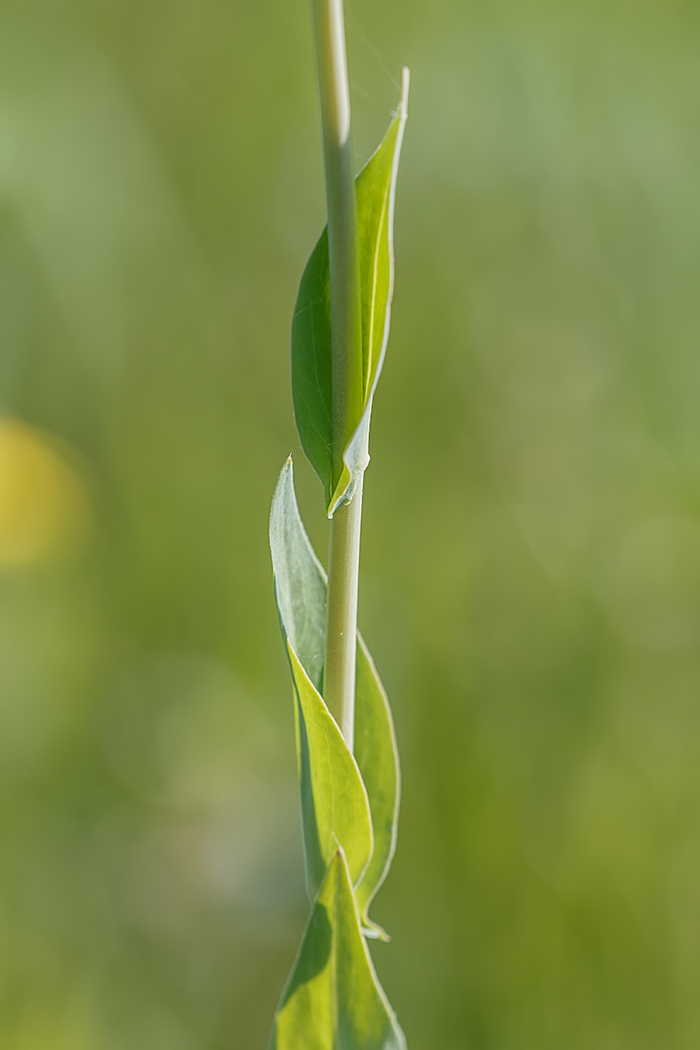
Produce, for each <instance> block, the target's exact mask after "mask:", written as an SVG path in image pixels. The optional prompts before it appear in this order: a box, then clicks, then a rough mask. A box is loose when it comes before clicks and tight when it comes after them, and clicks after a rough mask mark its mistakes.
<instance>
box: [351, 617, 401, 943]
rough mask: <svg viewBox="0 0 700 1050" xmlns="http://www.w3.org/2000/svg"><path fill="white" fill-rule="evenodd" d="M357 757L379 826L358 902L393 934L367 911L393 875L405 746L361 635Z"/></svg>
mask: <svg viewBox="0 0 700 1050" xmlns="http://www.w3.org/2000/svg"><path fill="white" fill-rule="evenodd" d="M355 758H356V760H357V764H358V766H359V767H360V772H361V773H362V779H363V780H364V783H365V787H366V789H367V794H368V796H369V803H370V808H371V810H372V828H373V830H374V852H373V854H372V859H371V860H370V862H369V864H368V865H367V870H366V871H365V873H364V875H363V877H362V882H361V883H360V885H359V886H358V887H357V904H358V907H359V909H360V914H361V915H362V921H363V923H364V925H365V932H366V933H367V935H368V936H375V937H381V938H382V940H387V939H388V938H387V935H386V933H385V932H384V930H383V929H382V928H381V926H377V925H376V923H373V922H372V921H371V919H370V918H369V916H368V914H367V911H368V909H369V906H370V904H371V903H372V901H373V899H374V897H375V895H376V893H377V890H378V889H379V887H380V886H381V885H382V883H383V882H384V879H385V878H386V876H387V872H388V871H389V868H390V867H391V861H392V858H393V856H394V852H395V850H396V833H397V830H398V822H399V801H400V796H401V781H400V772H399V750H398V747H397V746H396V735H395V733H394V722H393V719H392V717H391V709H390V707H389V701H388V700H387V696H386V693H385V692H384V687H383V686H382V683H381V680H380V678H379V675H378V674H377V669H376V667H375V666H374V661H373V660H372V657H371V656H370V655H369V652H368V650H367V646H366V645H365V643H364V641H363V639H362V637H361V636H360V635H358V639H357V676H356V687H355Z"/></svg>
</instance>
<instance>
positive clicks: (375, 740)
mask: <svg viewBox="0 0 700 1050" xmlns="http://www.w3.org/2000/svg"><path fill="white" fill-rule="evenodd" d="M270 545H271V548H272V558H273V566H274V571H275V594H276V598H277V605H278V608H279V610H280V619H281V621H282V625H283V629H284V631H285V634H286V636H287V641H288V644H289V647H290V660H291V662H292V670H293V674H294V680H295V685H296V688H297V697H298V703H299V705H300V708H301V711H302V715H303V718H302V719H300V721H299V724H298V725H299V734H298V757H299V770H300V777H301V787H302V813H303V824H304V840H305V845H306V857H307V872H309V885H310V886H312V885H313V886H317V885H318V882H319V877H322V876H323V871H325V864H326V863H327V860H328V850H329V849H331V850H333V846H332V836H331V834H330V829H331V824H330V823H329V821H328V819H327V818H326V817H324V816H322V814H325V813H326V812H327V810H328V806H329V805H330V802H328V803H322V800H323V798H324V797H325V796H324V789H323V784H322V783H318V784H314V781H313V776H312V773H313V763H312V762H311V760H310V752H309V747H310V746H311V747H314V749H315V750H314V753H316V752H318V751H323V749H325V754H324V755H323V756H322V758H321V759H320V761H321V762H322V763H323V764H324V767H325V765H326V764H327V761H328V759H327V756H329V755H331V754H332V755H333V756H335V762H336V763H337V764H341V763H342V764H343V768H344V769H345V770H346V772H345V774H342V775H341V774H340V773H338V774H334V773H333V770H332V769H329V771H328V772H327V773H326V774H324V776H325V777H331V776H332V775H334V776H335V779H334V783H335V784H336V786H335V788H334V794H336V795H337V794H338V793H339V792H340V786H339V785H340V783H345V782H348V783H350V782H352V783H354V777H353V770H351V769H350V764H351V765H352V767H354V769H357V767H359V772H360V774H361V780H362V785H363V791H366V797H367V798H368V799H369V808H370V815H371V824H372V834H373V841H374V850H373V852H372V856H371V859H370V860H369V863H368V864H367V859H365V863H366V864H367V867H366V869H365V870H364V874H363V876H362V880H361V881H360V883H359V885H358V887H357V899H358V904H359V907H360V912H361V915H362V920H363V922H364V924H365V928H366V931H367V933H368V935H369V936H379V937H386V934H385V933H384V931H383V930H382V929H381V928H380V927H379V926H376V925H375V924H374V923H373V922H372V921H371V920H370V918H369V916H368V914H367V910H368V908H369V905H370V904H371V902H372V900H373V898H374V896H375V894H376V892H377V890H378V889H379V887H380V886H381V884H382V882H383V881H384V879H385V878H386V873H387V871H388V870H389V866H390V864H391V859H392V857H393V855H394V849H395V846H396V830H397V822H398V809H399V794H400V778H399V756H398V749H397V747H396V738H395V735H394V725H393V721H392V718H391V711H390V708H389V704H388V701H387V698H386V694H385V692H384V689H383V687H382V683H381V681H380V679H379V675H378V674H377V670H376V668H375V666H374V663H373V661H372V658H371V656H370V655H369V652H368V650H367V647H366V645H365V643H364V641H363V640H362V638H361V637H360V636H359V635H358V645H357V676H356V688H355V756H354V759H353V757H352V756H351V755H350V752H349V751H348V749H347V746H346V745H345V741H344V740H343V738H342V736H341V734H340V730H339V729H338V727H337V725H336V723H335V722H334V720H333V718H332V716H331V714H330V712H329V711H328V709H327V707H326V705H325V704H324V703H323V701H322V700H321V697H320V695H319V693H320V692H322V689H323V658H324V651H325V634H326V574H325V572H324V570H323V567H322V566H321V563H320V562H319V560H318V558H317V557H316V554H315V553H314V550H313V547H312V546H311V543H310V542H309V538H308V536H307V534H306V530H305V529H304V525H303V522H302V520H301V517H300V515H299V509H298V506H297V501H296V496H295V493H294V476H293V468H292V461H291V458H290V459H289V460H287V462H286V463H285V465H284V467H283V468H282V473H281V474H280V478H279V481H278V483H277V488H276V490H275V495H274V498H273V501H272V513H271V515H270ZM329 719H330V722H332V723H333V724H332V726H330V725H329V722H328V720H329ZM310 728H313V729H314V733H313V737H312V738H311V737H310V736H309V730H310ZM338 738H340V739H338ZM309 740H311V744H309ZM341 745H342V746H341ZM324 782H325V781H324ZM353 799H354V801H352V800H347V803H348V804H347V805H346V806H344V807H343V809H342V810H338V811H337V815H336V818H335V823H334V824H333V834H335V835H337V836H338V839H339V841H340V842H341V844H342V845H343V847H344V849H345V851H346V854H347V856H348V861H349V862H350V870H351V873H352V874H353V877H354V878H355V879H357V877H359V874H361V872H362V869H361V868H360V869H359V871H358V865H359V863H360V860H361V858H362V857H363V856H364V850H365V848H366V842H365V843H364V845H363V846H362V848H361V849H360V850H359V851H358V856H357V860H355V855H354V853H353V852H352V851H351V848H350V839H349V838H348V836H349V835H350V834H351V832H352V828H353V827H355V828H356V829H357V834H358V835H359V833H360V828H361V825H362V821H361V820H360V819H359V818H358V817H357V816H355V817H351V816H350V815H351V814H357V813H358V812H359V811H361V809H362V807H361V805H360V802H359V797H358V793H357V791H356V790H354V794H353ZM341 814H343V816H342V820H343V825H342V832H341V830H340V825H339V820H340V819H341ZM353 820H354V821H355V824H353V823H352V821H353ZM319 827H320V828H322V829H323V835H321V831H319ZM341 834H342V836H343V837H341ZM324 836H325V837H324ZM321 841H322V842H323V846H321V845H319V843H320V842H321ZM319 873H320V875H319Z"/></svg>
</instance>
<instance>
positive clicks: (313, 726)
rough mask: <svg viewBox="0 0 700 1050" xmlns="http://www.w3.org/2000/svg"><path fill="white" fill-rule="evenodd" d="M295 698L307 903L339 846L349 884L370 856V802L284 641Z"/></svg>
mask: <svg viewBox="0 0 700 1050" xmlns="http://www.w3.org/2000/svg"><path fill="white" fill-rule="evenodd" d="M287 651H288V653H289V660H290V664H291V668H292V677H293V678H294V686H295V690H296V696H297V708H296V711H297V718H296V733H297V768H298V770H299V781H300V786H301V813H302V827H303V831H304V852H305V855H306V876H307V883H308V887H309V894H310V896H311V898H312V899H313V897H314V896H315V895H316V892H317V891H318V888H319V886H320V884H321V882H322V881H323V877H324V875H325V873H326V869H327V867H328V864H329V862H330V859H331V857H332V856H333V855H334V853H335V851H336V850H337V848H338V846H343V848H344V850H345V852H346V854H347V860H348V866H349V868H350V875H351V877H352V881H353V884H354V883H356V882H358V881H359V879H360V878H361V876H362V874H363V872H364V870H365V868H366V867H367V863H368V861H369V859H370V857H371V856H372V846H373V841H372V822H371V818H370V810H369V800H368V798H367V792H366V791H365V787H364V784H363V782H362V778H361V776H360V773H359V770H358V768H357V765H356V763H355V760H354V758H353V757H352V755H351V754H350V752H349V751H348V748H347V745H346V743H345V740H344V738H343V734H342V733H341V732H340V729H339V728H338V726H337V724H336V722H335V719H334V718H333V716H332V715H331V713H330V711H329V710H328V708H327V707H326V705H325V703H324V702H323V699H322V698H321V694H320V693H319V692H318V690H317V689H316V688H315V687H314V685H313V683H312V682H311V680H310V678H309V677H308V675H307V674H306V671H305V670H304V668H303V667H302V665H301V663H300V662H299V660H298V658H297V656H296V653H295V652H294V650H293V649H292V647H291V645H290V644H289V641H287Z"/></svg>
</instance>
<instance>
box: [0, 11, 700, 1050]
mask: <svg viewBox="0 0 700 1050" xmlns="http://www.w3.org/2000/svg"><path fill="white" fill-rule="evenodd" d="M348 34H349V48H350V61H351V67H352V70H351V72H352V80H353V97H354V105H355V111H354V114H355V145H356V149H357V154H358V163H359V162H361V161H362V160H363V159H365V158H366V157H367V156H368V155H369V153H370V152H371V151H372V149H373V147H374V145H375V144H376V142H377V141H378V139H379V137H380V135H381V134H382V132H383V130H384V128H385V126H386V124H387V122H388V119H389V114H390V111H391V109H392V107H393V106H394V105H395V104H396V100H397V98H398V91H397V86H396V84H395V81H397V80H398V79H399V76H400V68H401V65H402V64H404V63H405V64H407V65H409V66H410V67H411V69H412V73H413V85H412V101H411V115H410V120H409V125H408V129H407V135H406V143H405V152H404V160H403V167H402V172H401V176H400V183H399V195H398V205H397V234H396V250H397V271H398V283H397V291H396V298H395V312H394V327H393V333H392V337H391V343H390V347H389V353H388V357H387V363H386V370H385V374H384V376H383V378H382V382H381V385H380V389H379V392H378V395H377V400H376V409H375V422H374V427H373V437H372V452H373V460H372V465H371V467H370V470H369V473H368V476H367V485H366V489H367V496H366V514H365V533H364V547H363V569H362V573H363V575H362V590H361V624H362V627H363V630H364V633H365V635H366V637H367V639H368V641H369V644H370V646H371V648H372V650H373V652H374V655H375V658H376V660H377V663H378V666H379V668H380V671H381V673H382V674H383V677H384V680H385V683H386V685H387V688H388V691H389V694H390V696H391V698H392V702H393V706H394V712H395V718H396V723H397V731H398V736H399V741H400V745H401V752H402V758H403V770H404V802H403V812H402V824H401V832H400V841H399V849H398V854H397V857H396V861H395V865H394V868H393V870H392V873H391V875H390V878H389V881H388V882H387V884H386V886H385V887H384V889H383V891H382V893H381V895H380V897H379V899H378V900H377V902H376V917H377V919H378V920H379V921H380V922H382V923H383V924H385V925H386V926H388V928H389V929H390V931H391V932H392V934H393V938H394V939H393V943H392V944H391V945H388V946H384V945H378V946H376V948H375V950H374V954H375V958H376V963H377V967H378V970H379V972H380V975H381V977H382V980H383V982H384V984H385V987H386V989H387V992H388V994H389V996H390V998H391V1000H392V1002H393V1004H394V1005H395V1007H396V1009H397V1010H398V1013H399V1017H400V1019H401V1021H402V1023H403V1025H404V1027H405V1030H406V1032H407V1035H408V1038H409V1045H410V1048H411V1050H535V1048H537V1050H562V1048H564V1047H565V1048H566V1050H592V1048H595V1050H697V1047H698V1046H700V352H699V349H700V348H699V346H698V334H699V333H700V295H699V293H698V288H699V287H700V9H698V7H697V5H695V4H693V3H689V2H685V0H637V2H636V3H634V4H632V3H629V2H627V0H605V2H602V0H580V2H578V3H576V4H571V3H565V2H563V0H488V2H486V0H470V2H467V0H430V2H429V3H428V2H426V0H420V2H419V0H401V2H399V0H382V2H381V3H379V2H377V0H350V2H349V4H348ZM323 212H324V205H323V182H322V167H321V152H320V141H319V132H318V126H317V112H316V98H315V86H314V80H313V67H312V52H311V37H310V28H309V18H308V9H307V4H306V3H305V2H303V0H295V2H292V3H290V2H289V0H168V2H167V3H166V2H165V0H4V3H3V5H2V11H1V12H0V338H1V341H2V342H1V350H0V397H1V400H0V404H1V406H2V416H1V417H0V1043H1V1044H2V1046H3V1047H5V1048H7V1050H258V1048H264V1047H265V1046H266V1042H267V1038H268V1032H269V1028H270V1021H271V1017H272V1013H273V1010H274V1007H275V1003H276V1000H277V997H278V995H279V992H280V990H281V987H282V984H283V982H284V980H285V977H286V974H287V972H288V970H289V968H290V966H291V963H292V960H293V957H294V954H295V951H296V948H297V945H298V942H299V938H300V934H301V930H302V927H303V924H304V921H305V918H306V914H307V911H308V902H307V901H306V898H305V891H304V885H303V876H302V858H301V847H300V835H299V813H298V802H297V797H296V785H295V771H294V744H293V726H292V706H291V699H290V686H289V681H288V676H287V668H286V665H285V659H284V655H283V650H282V645H281V642H280V638H279V633H278V626H277V620H276V613H275V609H274V603H273V597H272V584H271V572H270V565H269V557H268V552H267V537H266V528H267V525H266V522H267V513H268V507H269V501H270V496H271V493H272V489H273V486H274V483H275V480H276V476H277V472H278V470H279V468H280V467H281V464H282V462H283V460H284V459H285V457H286V456H287V454H288V453H289V451H290V449H295V450H297V451H296V463H297V480H298V486H299V493H300V501H301V504H302V508H303V513H304V517H305V519H306V521H307V525H308V528H309V531H310V534H311V535H312V537H313V539H314V542H315V543H316V545H317V548H318V549H319V551H320V553H321V554H322V555H323V554H324V552H325V545H326V525H325V522H324V519H323V511H322V502H321V490H320V487H319V486H318V484H317V482H316V481H315V479H314V477H313V476H312V473H311V471H310V469H309V468H308V466H307V465H306V464H305V463H304V462H303V456H302V455H301V453H300V451H299V450H298V438H297V436H296V434H295V431H294V426H293V421H292V415H291V397H290V389H289V367H288V340H289V327H290V317H291V312H292V307H293V302H294V297H295V292H296V286H297V283H298V279H299V276H300V273H301V270H302V267H303V264H304V261H305V259H306V257H307V255H308V253H309V251H310V249H311V247H312V245H313V243H314V241H315V238H316V236H317V234H318V232H319V230H320V228H321V225H322V223H323Z"/></svg>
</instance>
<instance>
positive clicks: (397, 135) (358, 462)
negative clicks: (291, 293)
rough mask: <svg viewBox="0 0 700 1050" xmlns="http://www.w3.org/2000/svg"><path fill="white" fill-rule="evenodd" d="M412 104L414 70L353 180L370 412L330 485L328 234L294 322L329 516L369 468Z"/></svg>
mask: <svg viewBox="0 0 700 1050" xmlns="http://www.w3.org/2000/svg"><path fill="white" fill-rule="evenodd" d="M407 103H408V70H405V71H404V84H403V93H402V98H401V102H400V103H399V108H398V111H397V114H396V116H395V117H394V119H393V120H392V122H391V124H390V125H389V130H388V131H387V133H386V135H385V137H384V139H383V141H382V143H381V145H380V146H379V148H378V149H377V151H376V152H375V153H374V154H373V156H372V157H370V159H369V160H368V162H367V164H366V165H365V167H364V168H363V169H362V171H361V172H360V173H359V175H358V176H357V179H356V181H355V187H356V193H357V213H358V231H359V234H358V235H359V255H360V281H361V298H362V357H363V377H364V411H363V413H362V418H361V420H360V423H359V425H358V427H357V429H356V431H355V433H354V435H353V437H352V438H351V440H350V442H349V443H348V447H347V448H346V450H345V452H344V454H343V462H344V469H343V471H342V474H341V478H340V481H339V482H338V484H337V486H336V487H335V489H333V483H332V353H331V307H330V273H329V263H328V235H327V231H326V230H324V232H323V234H322V235H321V237H320V239H319V241H318V242H317V244H316V247H315V248H314V250H313V252H312V253H311V257H310V258H309V261H308V263H307V265H306V269H305V270H304V274H303V276H302V279H301V284H300V286H299V294H298V296H297V302H296V307H295V311H294V319H293V321H292V394H293V398H294V414H295V418H296V424H297V429H298V431H299V437H300V438H301V443H302V445H303V447H304V451H305V452H306V455H307V456H308V458H309V460H310V462H311V464H312V466H313V468H314V470H315V471H316V473H317V474H318V476H319V478H320V479H321V483H322V484H323V488H324V492H325V495H326V507H327V511H328V515H329V517H332V516H333V513H334V512H335V510H336V508H337V507H338V506H339V505H340V504H341V503H344V502H346V501H347V500H348V499H350V498H351V497H352V493H353V491H354V488H355V486H356V484H357V480H358V478H359V476H360V474H362V472H363V471H364V470H365V469H366V467H367V464H368V463H369V424H370V416H371V411H372V399H373V397H374V391H375V389H376V385H377V380H378V379H379V375H380V372H381V369H382V364H383V361H384V354H385V351H386V344H387V340H388V337H389V320H390V310H391V297H392V294H393V288H394V252H393V223H394V200H395V196H396V179H397V175H398V165H399V157H400V154H401V144H402V141H403V130H404V124H405V122H406V115H407Z"/></svg>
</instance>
